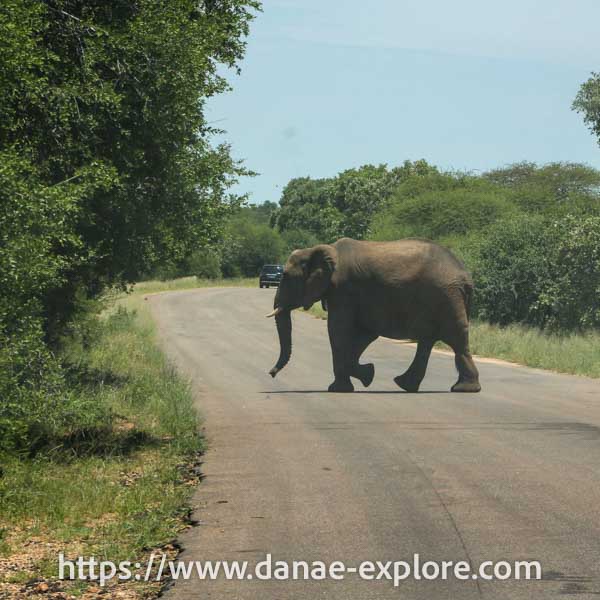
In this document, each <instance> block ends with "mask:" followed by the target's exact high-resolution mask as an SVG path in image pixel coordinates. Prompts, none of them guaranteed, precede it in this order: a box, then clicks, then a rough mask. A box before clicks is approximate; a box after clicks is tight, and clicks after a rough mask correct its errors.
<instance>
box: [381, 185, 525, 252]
mask: <svg viewBox="0 0 600 600" xmlns="http://www.w3.org/2000/svg"><path fill="white" fill-rule="evenodd" d="M433 180H434V181H433V182H431V181H428V178H424V179H423V181H422V183H421V185H419V186H418V188H420V189H415V186H413V185H410V186H404V185H401V186H400V187H399V188H398V190H397V191H396V193H395V194H394V197H393V198H392V199H391V200H390V201H389V203H388V206H387V208H386V209H385V210H384V211H382V212H381V213H380V214H379V215H377V217H376V218H375V220H374V222H373V225H372V236H371V237H372V238H373V239H377V240H386V239H387V240H393V239H400V238H405V237H424V238H429V239H434V240H439V239H440V238H444V237H446V236H450V235H455V236H456V235H465V234H467V233H470V232H472V231H481V230H482V229H484V228H485V227H487V226H489V225H490V224H492V223H494V222H495V221H497V220H498V219H500V218H503V217H506V216H509V215H510V214H512V213H516V212H517V208H516V207H515V205H514V204H513V203H512V202H511V201H510V200H509V199H508V197H507V194H506V192H505V191H503V190H502V189H501V188H499V187H497V186H494V185H493V184H488V183H487V182H485V181H482V180H481V179H479V178H476V177H469V176H464V175H459V176H454V175H444V176H441V175H439V174H435V175H434V176H433ZM434 186H439V187H437V189H432V188H434ZM407 187H408V189H407Z"/></svg>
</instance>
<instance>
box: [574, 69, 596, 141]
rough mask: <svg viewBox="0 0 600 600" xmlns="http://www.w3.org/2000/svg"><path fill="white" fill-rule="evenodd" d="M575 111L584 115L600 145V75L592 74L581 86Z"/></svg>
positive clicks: (576, 99)
mask: <svg viewBox="0 0 600 600" xmlns="http://www.w3.org/2000/svg"><path fill="white" fill-rule="evenodd" d="M573 110H575V111H577V112H578V113H581V114H582V115H583V120H584V121H585V124H586V125H587V126H588V127H589V128H590V131H591V132H592V133H593V134H594V135H595V136H596V137H597V138H598V143H600V73H592V75H591V77H590V78H589V79H588V80H587V81H586V82H585V83H584V84H583V85H582V86H581V88H580V89H579V92H578V93H577V96H576V97H575V101H574V102H573Z"/></svg>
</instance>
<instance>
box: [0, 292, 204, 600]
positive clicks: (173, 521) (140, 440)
mask: <svg viewBox="0 0 600 600" xmlns="http://www.w3.org/2000/svg"><path fill="white" fill-rule="evenodd" d="M142 305H143V302H142V299H141V297H135V296H129V297H127V298H125V299H123V300H121V301H119V302H118V303H117V304H116V305H115V307H114V308H113V309H112V310H111V311H110V312H109V314H104V315H103V316H102V317H101V318H97V322H96V327H97V331H96V334H95V336H94V340H93V343H92V344H91V345H89V346H86V345H85V344H78V343H75V342H71V344H70V345H67V347H66V349H65V358H66V360H67V364H69V365H70V366H69V371H70V379H71V380H72V381H71V382H70V385H71V387H72V388H73V389H74V393H75V394H77V395H78V396H80V397H82V398H83V397H87V398H86V399H89V398H90V397H91V398H92V399H93V400H94V401H95V402H97V403H98V404H99V405H101V406H102V407H103V408H104V409H105V410H104V411H103V414H104V417H103V419H102V420H101V421H98V422H95V423H93V424H92V425H90V427H89V428H88V429H86V430H78V431H73V432H70V433H69V434H68V435H65V437H64V439H62V440H61V443H60V444H58V445H57V446H56V447H54V448H48V449H44V451H43V452H40V453H38V455H36V456H30V457H23V456H22V457H10V456H8V457H3V459H2V469H1V471H0V597H2V598H23V597H32V598H34V597H36V594H37V593H40V594H44V596H43V597H46V598H51V597H60V598H63V597H64V598H67V597H68V595H74V596H76V597H84V598H91V597H93V598H96V597H97V596H96V595H95V594H96V593H97V592H98V590H97V589H96V587H95V586H94V585H93V584H92V585H89V584H87V585H83V584H75V583H70V582H63V583H61V582H58V581H57V557H58V553H59V552H63V553H64V554H65V556H67V557H68V558H76V557H77V556H79V555H84V556H89V555H93V556H95V557H97V558H98V559H101V560H111V561H115V562H118V561H120V560H131V561H138V560H139V561H140V562H144V561H145V559H146V557H147V556H148V555H149V553H150V552H151V551H152V550H153V549H157V548H162V549H166V550H167V553H172V554H173V555H174V554H175V553H176V549H175V547H174V546H173V545H172V544H171V542H172V540H173V539H174V538H175V537H176V536H177V534H178V533H179V532H180V531H181V530H182V529H184V528H186V527H188V526H189V523H188V519H187V515H188V513H189V505H188V502H189V498H190V495H191V490H192V487H193V485H195V484H197V483H198V482H199V456H200V454H201V452H202V439H201V437H200V435H199V420H198V416H197V414H196V412H195V409H194V406H193V398H192V394H191V390H190V388H189V386H188V384H187V383H186V382H185V381H184V380H182V379H181V378H180V376H179V375H177V373H175V371H174V370H173V368H172V367H171V366H170V365H169V364H168V363H167V361H166V359H165V357H164V355H163V354H162V353H161V351H160V350H159V349H158V347H157V345H156V341H155V332H154V328H153V324H152V322H151V319H150V316H149V315H148V313H147V312H145V309H144V308H143V306H142ZM134 309H136V310H134ZM111 585H112V586H113V589H112V591H111V588H110V586H108V587H107V588H105V590H106V592H105V593H106V596H102V597H114V596H115V595H117V594H118V597H120V598H152V597H155V596H156V595H157V594H158V591H159V589H160V584H144V583H141V582H139V583H138V582H135V581H134V582H129V583H124V584H118V585H117V583H116V582H113V583H112V584H111ZM114 588H118V592H117V591H116V590H115V589H114ZM53 593H56V594H58V595H56V596H52V594H53ZM60 594H64V595H60ZM67 594H68V595H67ZM40 597H42V596H41V595H40Z"/></svg>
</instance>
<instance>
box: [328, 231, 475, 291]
mask: <svg viewBox="0 0 600 600" xmlns="http://www.w3.org/2000/svg"><path fill="white" fill-rule="evenodd" d="M334 245H335V246H336V249H337V251H338V254H339V256H340V258H341V259H342V262H343V263H344V264H346V265H348V267H349V268H350V270H352V271H354V272H355V274H356V275H361V274H362V275H364V276H369V277H375V278H376V279H378V280H380V281H382V282H383V283H388V284H389V283H393V282H396V283H400V281H404V282H406V283H409V282H417V281H419V282H421V283H424V282H426V281H431V282H433V283H435V284H437V285H444V286H445V285H448V284H461V283H466V284H471V277H470V275H469V273H468V272H467V270H466V268H465V266H464V264H463V263H462V262H461V261H460V260H459V259H458V258H457V257H456V256H455V255H454V254H453V253H452V252H451V251H450V250H449V249H448V248H445V247H443V246H440V245H439V244H437V243H435V242H433V241H431V240H427V239H422V238H405V239H401V240H395V241H386V242H372V241H359V240H353V239H350V238H342V239H340V240H338V241H337V242H336V243H335V244H334Z"/></svg>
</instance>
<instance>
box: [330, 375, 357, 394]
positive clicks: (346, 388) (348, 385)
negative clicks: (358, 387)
mask: <svg viewBox="0 0 600 600" xmlns="http://www.w3.org/2000/svg"><path fill="white" fill-rule="evenodd" d="M327 391H328V392H353V391H354V386H353V385H352V382H351V381H350V377H348V379H336V380H335V381H334V382H333V383H332V384H331V385H330V386H329V387H328V388H327Z"/></svg>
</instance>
